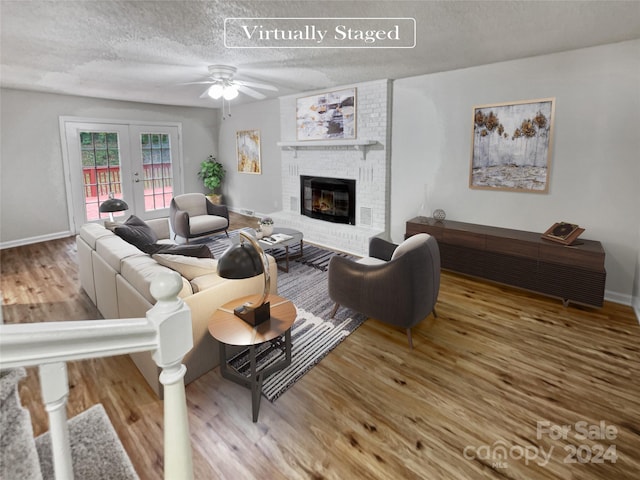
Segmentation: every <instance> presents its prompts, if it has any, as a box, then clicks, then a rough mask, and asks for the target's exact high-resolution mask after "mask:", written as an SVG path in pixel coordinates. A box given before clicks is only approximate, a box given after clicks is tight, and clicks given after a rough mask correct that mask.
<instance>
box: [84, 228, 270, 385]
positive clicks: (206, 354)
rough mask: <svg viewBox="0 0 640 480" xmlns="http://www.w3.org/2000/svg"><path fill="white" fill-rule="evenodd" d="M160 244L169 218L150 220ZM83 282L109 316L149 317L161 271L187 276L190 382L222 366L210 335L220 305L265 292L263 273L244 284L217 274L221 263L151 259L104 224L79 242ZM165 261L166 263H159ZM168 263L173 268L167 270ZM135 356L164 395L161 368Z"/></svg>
mask: <svg viewBox="0 0 640 480" xmlns="http://www.w3.org/2000/svg"><path fill="white" fill-rule="evenodd" d="M147 224H148V225H149V226H150V227H151V228H152V229H153V230H154V232H155V233H156V235H157V236H158V238H159V239H160V240H159V241H158V243H173V242H171V240H169V239H170V238H171V237H170V229H169V222H168V219H166V218H162V219H156V220H150V221H147ZM76 243H77V247H78V259H79V271H80V284H81V286H82V288H83V289H84V290H85V292H86V293H87V295H88V296H89V298H91V300H92V301H93V303H94V304H95V305H96V306H97V308H98V310H99V311H100V313H101V314H102V316H103V317H104V318H138V317H144V316H145V314H146V312H147V310H149V309H150V308H151V307H152V306H153V304H154V303H155V299H154V298H153V297H152V296H151V292H150V291H149V287H150V284H151V280H152V279H153V278H154V276H155V275H157V274H158V273H160V272H163V271H168V270H174V271H178V273H180V274H181V275H182V282H183V288H182V291H181V292H180V294H179V296H180V297H181V298H182V299H183V300H184V302H185V303H186V304H187V305H188V306H189V308H190V309H191V317H192V322H193V345H194V346H193V349H192V350H191V351H190V352H189V353H188V354H187V356H186V357H185V358H184V364H185V365H186V367H187V373H186V376H185V384H188V383H189V382H191V381H193V380H195V379H196V378H198V377H200V376H201V375H203V374H205V373H206V372H208V371H209V370H211V369H212V368H214V367H216V366H217V365H218V343H217V341H215V340H214V339H213V338H212V337H211V335H209V332H208V328H207V326H208V322H209V318H210V317H211V315H212V313H213V312H214V311H215V310H216V309H217V308H218V307H220V306H221V305H223V304H225V303H227V302H229V301H231V300H233V299H235V298H238V297H242V296H244V295H251V294H259V293H261V292H262V291H263V288H264V280H263V275H260V276H257V277H253V278H247V279H243V280H228V279H223V278H221V277H219V276H218V275H217V273H216V271H215V264H216V260H213V259H206V258H193V257H183V256H178V255H170V254H160V255H158V254H155V255H153V256H151V255H148V254H146V253H144V252H142V251H141V250H139V249H138V248H136V247H135V246H133V245H132V244H130V243H127V242H126V241H125V240H123V239H122V238H120V237H119V236H117V235H115V234H114V233H113V232H112V231H111V230H108V229H107V228H105V227H104V226H103V225H101V224H96V223H91V224H87V225H84V226H83V227H82V228H81V229H80V233H79V235H78V236H77V238H76ZM159 262H161V263H162V264H161V263H159ZM269 262H270V265H269V267H270V268H269V271H270V274H271V291H272V293H277V267H276V264H275V261H274V260H273V258H271V257H269ZM165 265H169V266H171V268H169V266H165ZM131 358H132V359H133V361H134V362H135V364H136V366H137V367H138V369H139V370H140V372H141V373H142V375H144V377H145V379H146V380H147V382H148V383H149V385H150V386H151V388H152V389H153V390H154V391H155V392H156V393H157V394H158V396H159V397H162V386H161V384H160V383H159V380H158V375H159V370H158V368H157V366H156V364H155V362H154V361H153V359H152V358H151V354H150V353H149V352H143V353H136V354H132V355H131Z"/></svg>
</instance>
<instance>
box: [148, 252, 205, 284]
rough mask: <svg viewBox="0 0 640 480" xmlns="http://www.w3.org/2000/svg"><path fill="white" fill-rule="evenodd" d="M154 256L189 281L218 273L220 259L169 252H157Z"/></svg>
mask: <svg viewBox="0 0 640 480" xmlns="http://www.w3.org/2000/svg"><path fill="white" fill-rule="evenodd" d="M152 257H153V259H154V260H155V261H156V262H158V263H159V264H160V265H164V266H165V267H168V268H170V269H171V270H175V271H176V272H178V273H179V274H180V275H182V276H183V277H184V278H186V279H187V280H189V281H191V280H193V279H194V278H196V277H199V276H201V275H208V274H210V273H216V271H217V269H218V261H217V260H214V259H213V258H194V257H185V256H184V255H172V254H169V253H157V254H155V255H153V256H152Z"/></svg>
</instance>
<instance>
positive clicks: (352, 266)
mask: <svg viewBox="0 0 640 480" xmlns="http://www.w3.org/2000/svg"><path fill="white" fill-rule="evenodd" d="M439 290H440V249H439V248H438V242H437V241H436V239H435V238H434V237H432V236H430V235H427V234H426V233H419V234H417V235H414V236H412V237H409V238H408V239H406V240H405V241H404V242H402V243H401V244H400V245H395V244H393V243H389V242H387V241H385V240H382V239H380V238H373V239H372V240H371V243H370V244H369V257H364V258H362V259H360V260H358V261H353V260H349V259H347V258H344V257H341V256H338V255H335V256H333V257H332V258H331V261H330V262H329V296H330V297H331V299H332V300H333V301H334V302H336V305H335V308H334V309H333V312H332V314H331V317H332V318H333V316H334V315H335V314H336V312H337V311H338V307H339V306H340V305H342V306H344V307H347V308H350V309H352V310H355V311H357V312H360V313H364V314H365V315H367V316H368V317H371V318H375V319H376V320H380V321H382V322H385V323H389V324H392V325H396V326H399V327H402V328H405V329H406V330H407V337H408V340H409V347H410V348H413V341H412V339H411V327H413V326H415V325H417V324H418V323H420V322H421V321H422V320H424V319H425V318H426V317H427V316H429V314H430V313H431V312H433V314H434V316H436V311H435V304H436V301H437V299H438V291H439Z"/></svg>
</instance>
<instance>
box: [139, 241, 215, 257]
mask: <svg viewBox="0 0 640 480" xmlns="http://www.w3.org/2000/svg"><path fill="white" fill-rule="evenodd" d="M141 250H142V251H143V252H144V253H148V254H149V255H154V254H157V253H168V254H172V255H184V256H186V257H199V258H213V255H212V254H211V250H209V247H207V246H206V245H167V244H164V243H154V244H153V245H145V246H144V247H142V248H141Z"/></svg>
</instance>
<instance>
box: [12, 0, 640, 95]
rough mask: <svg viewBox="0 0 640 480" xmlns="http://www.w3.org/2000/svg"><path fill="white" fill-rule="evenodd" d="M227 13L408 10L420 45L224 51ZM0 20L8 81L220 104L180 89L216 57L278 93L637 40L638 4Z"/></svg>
mask: <svg viewBox="0 0 640 480" xmlns="http://www.w3.org/2000/svg"><path fill="white" fill-rule="evenodd" d="M228 17H250V18H264V17H413V18H415V19H416V28H417V45H416V47H415V48H413V49H402V50H401V49H384V50H383V49H229V48H226V47H225V45H224V39H223V24H224V19H225V18H228ZM0 21H1V38H0V40H1V43H0V60H1V70H0V81H1V85H2V86H3V87H8V88H20V89H28V90H36V91H43V92H55V93H65V94H72V95H81V96H90V97H98V98H110V99H119V100H130V101H140V102H149V103H158V104H168V105H186V106H201V107H219V106H220V103H219V101H217V102H216V101H213V100H211V99H209V98H204V99H201V98H199V96H200V94H201V93H202V92H203V91H204V89H205V88H206V86H203V85H182V84H183V83H186V82H193V81H199V80H205V79H206V77H207V66H208V65H210V64H218V63H220V64H229V65H233V66H236V67H238V76H239V77H242V78H251V79H253V80H256V81H260V82H263V83H270V84H274V85H276V86H277V87H278V88H279V91H278V92H276V93H270V96H272V97H273V96H279V95H284V94H291V93H295V92H301V91H307V90H314V89H321V88H328V87H334V86H337V85H345V84H349V83H355V82H361V81H367V80H376V79H381V78H392V79H395V78H402V77H408V76H413V75H419V74H425V73H433V72H439V71H445V70H453V69H458V68H464V67H470V66H474V65H481V64H488V63H493V62H499V61H504V60H510V59H515V58H522V57H529V56H534V55H541V54H547V53H553V52H560V51H565V50H571V49H576V48H582V47H588V46H593V45H600V44H605V43H613V42H618V41H623V40H629V39H634V38H640V1H637V0H631V1H625V2H619V1H578V0H575V1H483V0H478V1H398V0H387V1H339V2H338V1H321V0H314V1H228V0H213V1H204V2H201V1H172V0H167V1H108V0H97V1H57V2H54V1H23V0H20V1H8V0H1V1H0ZM596 68H597V66H596ZM265 93H268V92H265ZM251 100H252V99H250V98H249V97H246V96H244V95H241V96H240V97H239V98H238V99H237V100H234V102H239V101H251Z"/></svg>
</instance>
